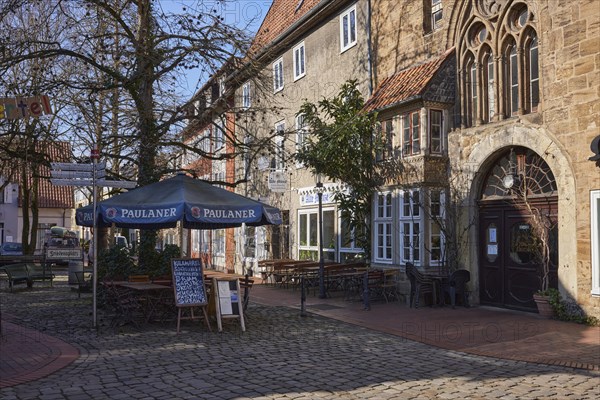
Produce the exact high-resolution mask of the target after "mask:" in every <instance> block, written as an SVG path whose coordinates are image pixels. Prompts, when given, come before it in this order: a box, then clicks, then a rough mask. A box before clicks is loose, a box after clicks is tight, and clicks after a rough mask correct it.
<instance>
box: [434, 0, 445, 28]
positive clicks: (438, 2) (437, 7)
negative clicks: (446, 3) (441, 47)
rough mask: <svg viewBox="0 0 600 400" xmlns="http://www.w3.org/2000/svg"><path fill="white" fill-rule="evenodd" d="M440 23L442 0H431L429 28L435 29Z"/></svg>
mask: <svg viewBox="0 0 600 400" xmlns="http://www.w3.org/2000/svg"><path fill="white" fill-rule="evenodd" d="M441 24H442V0H431V28H432V30H435V29H437V28H439V27H440V25H441Z"/></svg>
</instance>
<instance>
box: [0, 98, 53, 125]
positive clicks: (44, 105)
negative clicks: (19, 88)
mask: <svg viewBox="0 0 600 400" xmlns="http://www.w3.org/2000/svg"><path fill="white" fill-rule="evenodd" d="M44 114H52V108H51V107H50V100H49V98H48V96H45V95H43V96H35V97H11V98H0V118H6V119H26V118H29V117H34V118H38V117H39V116H40V115H44Z"/></svg>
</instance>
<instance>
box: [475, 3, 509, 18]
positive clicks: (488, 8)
mask: <svg viewBox="0 0 600 400" xmlns="http://www.w3.org/2000/svg"><path fill="white" fill-rule="evenodd" d="M506 2H507V0H483V1H474V3H475V5H476V6H477V9H478V11H479V12H480V13H481V14H482V15H484V16H485V17H488V18H490V17H493V16H496V15H497V14H498V12H499V11H500V10H501V9H502V7H504V5H506Z"/></svg>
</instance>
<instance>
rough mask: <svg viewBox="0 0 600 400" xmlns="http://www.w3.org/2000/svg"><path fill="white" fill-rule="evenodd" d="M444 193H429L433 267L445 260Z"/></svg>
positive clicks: (437, 191)
mask: <svg viewBox="0 0 600 400" xmlns="http://www.w3.org/2000/svg"><path fill="white" fill-rule="evenodd" d="M444 201H445V196H444V191H443V190H441V189H431V190H430V191H429V215H430V218H431V219H430V221H429V240H428V242H429V244H428V246H429V259H430V261H431V264H432V265H437V264H440V263H441V262H442V261H443V258H444V233H443V230H442V227H443V223H444Z"/></svg>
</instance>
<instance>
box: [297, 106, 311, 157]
mask: <svg viewBox="0 0 600 400" xmlns="http://www.w3.org/2000/svg"><path fill="white" fill-rule="evenodd" d="M307 136H308V129H307V126H306V122H305V116H304V114H298V115H296V150H300V149H301V148H302V147H304V144H305V143H306V137H307ZM296 166H297V167H302V163H297V164H296Z"/></svg>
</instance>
